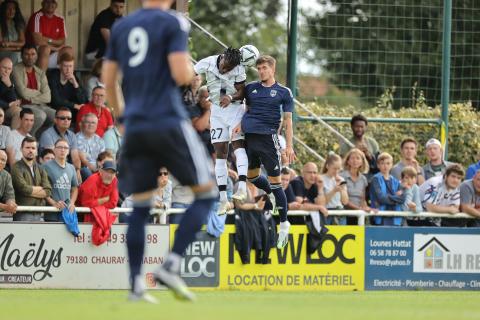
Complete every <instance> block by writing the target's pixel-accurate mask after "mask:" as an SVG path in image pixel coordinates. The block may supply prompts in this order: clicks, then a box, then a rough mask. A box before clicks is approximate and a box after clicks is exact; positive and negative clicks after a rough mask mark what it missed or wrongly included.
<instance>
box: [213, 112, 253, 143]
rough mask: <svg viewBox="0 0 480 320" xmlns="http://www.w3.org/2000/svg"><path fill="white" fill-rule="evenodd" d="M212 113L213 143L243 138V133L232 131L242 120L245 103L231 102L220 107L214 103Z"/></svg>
mask: <svg viewBox="0 0 480 320" xmlns="http://www.w3.org/2000/svg"><path fill="white" fill-rule="evenodd" d="M211 110H212V113H211V114H210V140H211V141H212V143H218V142H230V141H237V140H243V139H244V135H243V133H240V134H233V133H232V131H233V129H235V127H236V126H237V125H239V124H240V122H242V118H243V114H244V113H245V107H244V106H243V104H231V105H229V106H228V107H226V108H220V107H219V106H217V105H214V104H212V109H211Z"/></svg>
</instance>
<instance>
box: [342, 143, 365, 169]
mask: <svg viewBox="0 0 480 320" xmlns="http://www.w3.org/2000/svg"><path fill="white" fill-rule="evenodd" d="M354 154H356V155H358V156H359V157H360V158H361V159H362V166H361V167H360V169H359V172H361V173H367V172H368V170H369V169H370V166H369V164H368V161H367V158H366V157H365V154H364V153H363V152H362V150H360V149H358V148H353V149H351V150H350V151H348V153H347V154H346V155H345V158H344V159H343V169H345V170H350V165H349V164H348V160H350V157H351V156H352V155H354Z"/></svg>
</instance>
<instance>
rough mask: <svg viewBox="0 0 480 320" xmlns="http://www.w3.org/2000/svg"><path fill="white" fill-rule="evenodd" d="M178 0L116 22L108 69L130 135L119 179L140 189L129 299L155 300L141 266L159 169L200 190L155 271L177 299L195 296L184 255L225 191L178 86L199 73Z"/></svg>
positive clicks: (147, 0) (146, 4)
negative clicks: (184, 271)
mask: <svg viewBox="0 0 480 320" xmlns="http://www.w3.org/2000/svg"><path fill="white" fill-rule="evenodd" d="M172 2H173V0H144V1H143V8H142V9H140V10H138V11H136V12H135V13H133V14H130V15H129V16H127V17H125V18H123V19H121V20H119V21H118V22H117V23H116V24H115V25H114V26H113V28H112V33H111V37H110V42H109V46H108V49H107V53H106V58H107V60H106V61H105V62H104V66H103V68H104V69H103V72H102V75H103V77H104V78H103V80H104V83H105V85H106V89H107V98H108V102H109V105H111V106H112V107H113V109H114V111H115V115H116V116H117V117H118V116H120V115H121V114H122V111H123V110H122V108H121V106H120V99H121V97H120V96H119V93H118V91H117V90H116V85H117V83H118V80H119V79H120V74H122V75H123V78H122V91H123V95H124V99H125V110H124V112H123V120H124V125H125V138H124V143H123V146H122V153H121V156H120V162H119V163H120V170H119V171H120V173H119V180H120V189H121V190H122V191H123V192H124V193H126V194H133V196H132V197H133V213H132V214H131V216H130V217H129V221H128V230H127V249H128V258H129V264H130V281H131V291H130V294H129V299H130V300H142V299H143V300H147V301H149V302H154V301H153V300H154V299H153V297H152V296H150V295H148V294H147V293H146V292H145V286H144V284H143V280H142V272H141V264H142V259H143V253H144V246H145V223H146V222H147V220H148V218H149V212H150V207H151V203H152V201H151V200H152V196H153V191H154V190H155V189H156V188H157V176H158V172H159V169H160V168H161V167H166V168H167V169H168V170H169V171H170V172H171V173H172V174H173V175H174V176H175V177H176V178H177V180H179V181H180V182H181V183H182V184H183V185H188V186H191V189H192V191H193V192H194V194H195V201H194V202H193V203H192V205H191V206H190V207H189V208H188V209H187V210H186V212H185V214H184V217H183V219H182V220H181V222H180V225H179V227H178V229H177V232H176V235H175V242H174V244H173V248H172V252H171V253H170V254H169V255H168V257H167V259H166V261H165V263H164V264H163V265H162V266H161V267H159V268H158V269H156V271H155V272H154V273H153V276H154V278H155V280H156V281H157V282H159V283H160V284H163V285H166V286H167V287H168V288H170V289H171V290H173V291H174V293H175V295H176V296H177V298H181V299H186V300H193V299H194V295H193V293H191V292H190V291H189V290H188V288H187V286H186V285H185V283H184V282H183V280H182V279H181V278H180V264H181V259H182V254H183V252H184V251H185V249H186V248H187V246H188V245H189V244H190V243H191V242H192V241H193V240H194V238H195V234H196V233H197V232H198V231H199V230H200V228H201V226H202V224H203V222H204V221H205V219H206V217H207V215H208V212H209V211H210V210H211V209H212V207H213V204H214V201H215V199H216V197H217V196H218V192H217V191H216V189H215V180H214V176H213V168H212V167H211V162H212V161H211V159H209V158H208V155H207V151H206V150H205V148H204V146H203V144H202V142H201V141H200V139H199V137H198V135H197V133H196V132H195V131H194V129H193V128H192V126H191V124H190V121H189V120H188V117H187V114H186V110H185V107H184V105H183V103H182V98H181V93H180V90H179V88H178V86H179V85H185V84H188V83H190V81H191V79H192V78H193V75H194V73H193V68H192V65H191V63H190V60H189V54H188V52H187V38H188V32H189V24H188V22H187V21H186V20H185V19H184V18H183V17H181V16H179V15H176V14H175V13H174V12H170V11H168V9H169V8H170V6H171V4H172Z"/></svg>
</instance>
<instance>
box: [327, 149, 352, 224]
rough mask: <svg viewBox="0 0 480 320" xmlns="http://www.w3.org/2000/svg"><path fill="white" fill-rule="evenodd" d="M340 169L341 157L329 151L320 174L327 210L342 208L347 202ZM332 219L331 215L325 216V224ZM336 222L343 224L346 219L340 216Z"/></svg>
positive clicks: (344, 183)
mask: <svg viewBox="0 0 480 320" xmlns="http://www.w3.org/2000/svg"><path fill="white" fill-rule="evenodd" d="M340 170H342V158H340V156H339V155H337V154H335V153H330V154H329V155H328V157H327V159H326V160H325V163H324V165H323V168H322V175H321V179H322V180H323V190H324V193H325V202H326V204H327V205H326V206H327V210H342V209H343V206H344V205H346V204H348V193H347V182H346V181H345V179H343V178H342V177H341V176H340V175H339V172H340ZM333 221H334V219H333V218H332V217H327V224H332V223H333ZM336 222H337V224H340V225H345V224H347V219H346V218H345V217H341V218H338V219H337V221H336Z"/></svg>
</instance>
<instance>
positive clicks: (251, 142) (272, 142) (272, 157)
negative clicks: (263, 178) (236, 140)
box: [245, 133, 282, 177]
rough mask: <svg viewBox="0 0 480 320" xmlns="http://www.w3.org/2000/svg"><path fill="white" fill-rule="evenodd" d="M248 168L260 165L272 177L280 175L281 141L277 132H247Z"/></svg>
mask: <svg viewBox="0 0 480 320" xmlns="http://www.w3.org/2000/svg"><path fill="white" fill-rule="evenodd" d="M245 144H246V147H247V156H248V169H249V170H251V169H258V168H260V165H262V164H263V167H264V168H265V170H266V171H267V174H268V175H269V176H270V177H279V176H280V170H281V168H282V166H281V154H280V142H279V140H278V136H277V135H276V134H257V133H246V134H245Z"/></svg>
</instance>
